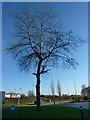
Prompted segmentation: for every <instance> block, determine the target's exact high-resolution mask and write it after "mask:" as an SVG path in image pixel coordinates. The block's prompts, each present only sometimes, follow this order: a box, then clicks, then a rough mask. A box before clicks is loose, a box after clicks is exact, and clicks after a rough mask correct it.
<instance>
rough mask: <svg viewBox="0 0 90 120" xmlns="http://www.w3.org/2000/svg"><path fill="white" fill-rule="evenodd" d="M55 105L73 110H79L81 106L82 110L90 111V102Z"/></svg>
mask: <svg viewBox="0 0 90 120" xmlns="http://www.w3.org/2000/svg"><path fill="white" fill-rule="evenodd" d="M56 105H57V106H67V107H74V108H80V106H82V108H83V109H90V102H78V103H59V104H56Z"/></svg>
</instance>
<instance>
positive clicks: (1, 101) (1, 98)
mask: <svg viewBox="0 0 90 120" xmlns="http://www.w3.org/2000/svg"><path fill="white" fill-rule="evenodd" d="M4 102H5V91H0V104H4Z"/></svg>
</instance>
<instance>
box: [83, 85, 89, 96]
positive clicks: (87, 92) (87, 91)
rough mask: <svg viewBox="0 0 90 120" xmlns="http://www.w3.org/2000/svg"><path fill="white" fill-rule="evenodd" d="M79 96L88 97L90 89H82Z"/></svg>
mask: <svg viewBox="0 0 90 120" xmlns="http://www.w3.org/2000/svg"><path fill="white" fill-rule="evenodd" d="M81 95H82V96H87V97H90V87H86V88H84V89H82V91H81Z"/></svg>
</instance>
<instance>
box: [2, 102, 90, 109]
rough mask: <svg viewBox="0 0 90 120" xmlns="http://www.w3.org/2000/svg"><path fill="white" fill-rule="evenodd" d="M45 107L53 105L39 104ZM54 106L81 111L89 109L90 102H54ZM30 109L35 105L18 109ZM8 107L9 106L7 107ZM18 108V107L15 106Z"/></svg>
mask: <svg viewBox="0 0 90 120" xmlns="http://www.w3.org/2000/svg"><path fill="white" fill-rule="evenodd" d="M47 105H51V106H52V105H54V103H45V104H41V106H47ZM55 105H56V106H66V107H74V108H80V106H82V108H83V109H90V102H77V103H70V102H68V101H67V102H56V103H55ZM23 106H25V107H30V106H36V105H22V106H19V107H23ZM9 107H10V106H9ZM16 107H18V106H16ZM2 108H8V107H7V106H3V107H2Z"/></svg>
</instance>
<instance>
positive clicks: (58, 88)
mask: <svg viewBox="0 0 90 120" xmlns="http://www.w3.org/2000/svg"><path fill="white" fill-rule="evenodd" d="M57 92H58V95H59V99H60V100H61V86H60V81H59V80H58V83H57Z"/></svg>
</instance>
